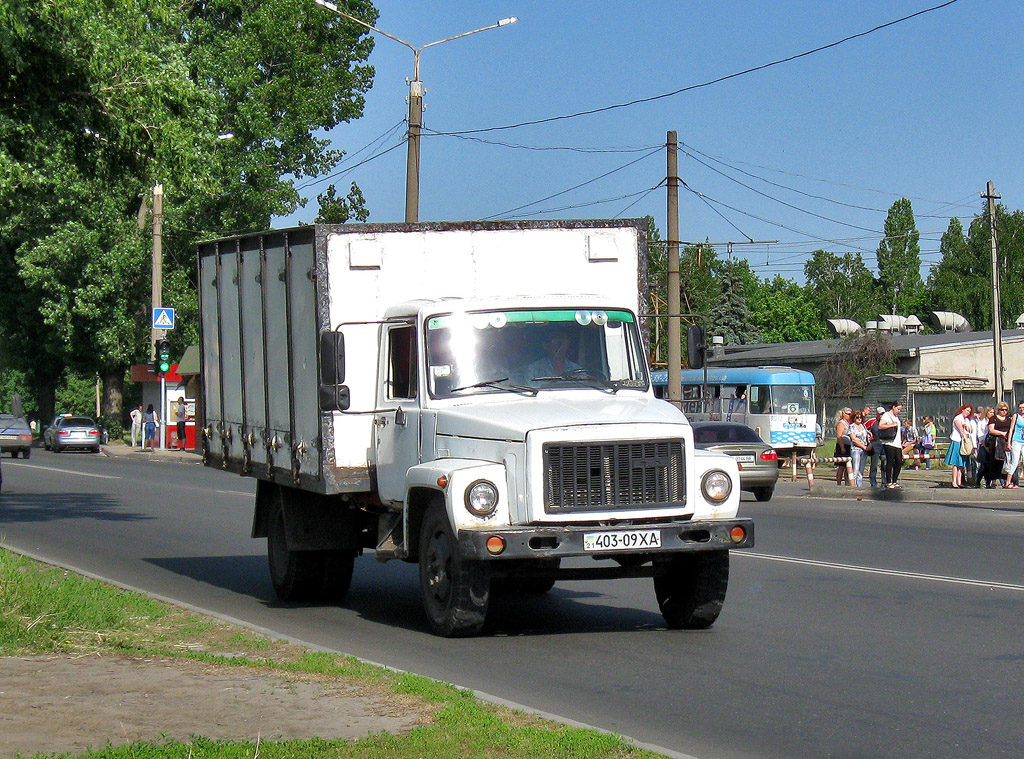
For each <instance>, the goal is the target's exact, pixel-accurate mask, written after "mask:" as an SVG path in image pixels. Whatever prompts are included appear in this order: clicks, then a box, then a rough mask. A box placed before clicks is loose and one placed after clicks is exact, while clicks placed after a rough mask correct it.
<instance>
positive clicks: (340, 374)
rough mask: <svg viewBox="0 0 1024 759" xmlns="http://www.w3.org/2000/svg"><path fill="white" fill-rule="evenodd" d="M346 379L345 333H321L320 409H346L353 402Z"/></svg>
mask: <svg viewBox="0 0 1024 759" xmlns="http://www.w3.org/2000/svg"><path fill="white" fill-rule="evenodd" d="M344 381H345V335H344V334H343V333H341V332H321V333H320V392H319V396H320V410H321V411H345V410H347V409H348V407H349V404H350V403H351V400H352V399H351V398H350V397H349V390H348V388H347V387H346V386H345V385H343V384H342V383H343V382H344Z"/></svg>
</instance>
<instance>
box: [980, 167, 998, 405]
mask: <svg viewBox="0 0 1024 759" xmlns="http://www.w3.org/2000/svg"><path fill="white" fill-rule="evenodd" d="M981 197H983V198H985V199H986V200H987V201H988V236H989V245H990V246H991V250H992V357H993V360H994V363H995V388H996V403H1001V402H1002V400H1003V323H1002V310H1003V309H1002V306H1003V299H1002V294H1001V292H1000V286H999V246H998V244H997V241H996V200H997V199H998V198H1000V197H1001V196H1000V195H996V188H995V185H994V184H993V183H992V182H989V183H988V185H986V187H985V192H983V193H982V194H981Z"/></svg>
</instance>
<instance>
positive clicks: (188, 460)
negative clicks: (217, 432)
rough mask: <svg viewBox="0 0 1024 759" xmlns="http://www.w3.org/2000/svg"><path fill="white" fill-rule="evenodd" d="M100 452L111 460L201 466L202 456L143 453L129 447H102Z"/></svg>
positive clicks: (181, 452) (160, 452) (184, 452)
mask: <svg viewBox="0 0 1024 759" xmlns="http://www.w3.org/2000/svg"><path fill="white" fill-rule="evenodd" d="M100 452H101V453H102V454H103V455H104V456H106V457H108V458H112V459H131V460H134V461H169V462H174V463H178V464H201V463H202V461H203V459H202V456H201V455H200V454H198V453H195V452H194V451H182V450H178V449H165V450H159V449H157V450H155V451H144V450H142V449H141V448H133V447H132V446H130V445H102V446H100Z"/></svg>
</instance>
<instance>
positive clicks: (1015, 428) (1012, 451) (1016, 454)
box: [1003, 401, 1024, 488]
mask: <svg viewBox="0 0 1024 759" xmlns="http://www.w3.org/2000/svg"><path fill="white" fill-rule="evenodd" d="M1009 441H1010V445H1009V450H1008V451H1007V454H1006V460H1005V461H1004V462H1003V476H1004V477H1005V478H1006V479H1005V481H1004V483H1003V487H1004V488H1016V487H1017V486H1016V485H1015V484H1014V482H1013V478H1014V477H1015V476H1016V474H1017V466H1018V465H1019V464H1020V459H1021V453H1022V452H1024V401H1022V402H1021V403H1019V404H1017V413H1016V414H1014V415H1013V419H1011V420H1010V437H1009Z"/></svg>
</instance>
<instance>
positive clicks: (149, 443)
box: [142, 403, 160, 451]
mask: <svg viewBox="0 0 1024 759" xmlns="http://www.w3.org/2000/svg"><path fill="white" fill-rule="evenodd" d="M143 420H144V421H145V424H146V438H145V441H144V443H143V446H142V450H146V449H147V448H148V449H149V450H151V451H152V450H155V449H156V428H157V425H159V424H160V415H159V414H157V413H156V411H155V410H154V408H153V404H152V403H150V404H149V406H147V407H146V413H145V414H144V415H143Z"/></svg>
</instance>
